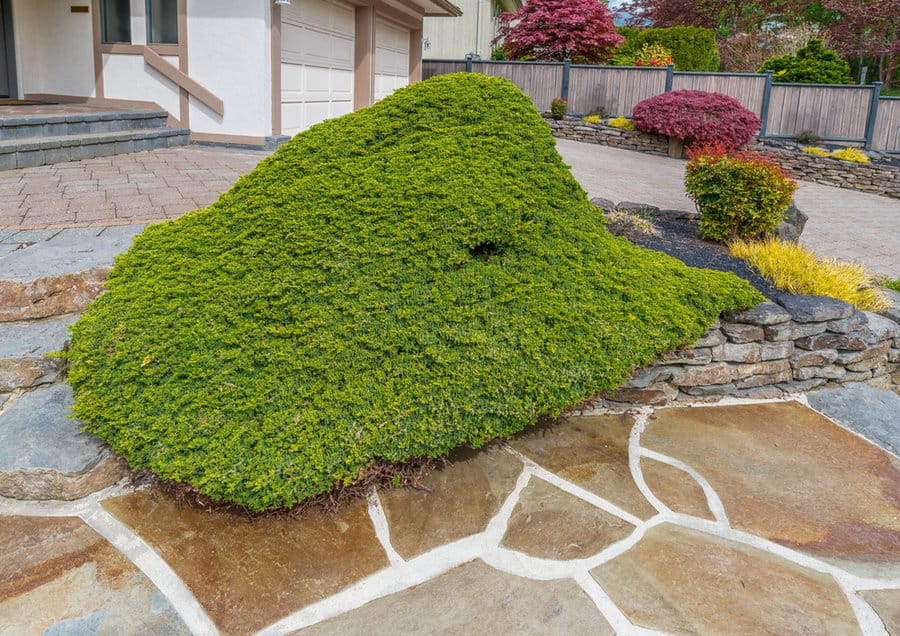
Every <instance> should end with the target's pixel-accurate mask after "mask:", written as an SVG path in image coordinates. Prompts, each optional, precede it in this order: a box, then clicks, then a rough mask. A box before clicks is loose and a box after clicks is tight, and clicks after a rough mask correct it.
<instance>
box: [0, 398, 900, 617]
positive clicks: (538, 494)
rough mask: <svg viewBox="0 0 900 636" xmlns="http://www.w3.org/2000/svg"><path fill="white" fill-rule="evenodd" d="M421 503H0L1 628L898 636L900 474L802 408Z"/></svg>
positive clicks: (468, 483) (633, 430)
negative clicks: (253, 507) (253, 511)
mask: <svg viewBox="0 0 900 636" xmlns="http://www.w3.org/2000/svg"><path fill="white" fill-rule="evenodd" d="M423 486H424V487H423V488H422V489H419V490H413V489H392V490H384V489H377V490H372V491H371V492H370V494H369V498H368V500H367V501H358V502H355V503H351V504H347V505H345V506H343V507H341V508H340V509H339V510H338V511H337V512H335V513H327V512H321V511H312V512H309V513H306V514H304V515H303V516H301V517H300V518H293V519H288V518H267V519H258V520H255V521H248V520H246V519H244V518H241V517H237V516H234V515H230V514H226V513H220V512H210V511H206V510H199V509H195V508H191V507H187V506H185V505H179V504H177V503H175V502H173V501H172V500H171V499H169V498H167V497H165V496H154V495H152V494H150V493H149V492H146V491H142V490H133V489H132V488H130V487H127V486H122V485H119V486H115V487H112V488H108V489H106V490H104V491H102V492H100V493H98V494H96V495H91V496H88V497H85V498H83V499H80V500H77V501H72V502H66V503H64V502H26V501H17V500H13V499H3V498H0V633H2V634H16V635H20V634H42V633H43V634H65V633H71V634H76V633H77V634H83V633H122V634H137V633H142V634H146V633H166V634H180V633H188V632H192V633H194V634H216V633H222V634H251V633H261V634H293V633H296V632H298V631H300V630H302V632H303V633H306V632H309V633H310V634H363V633H365V634H398V633H446V634H461V633H477V632H479V631H482V630H484V629H485V626H486V625H490V626H491V631H493V632H496V633H504V634H506V633H509V634H522V633H540V634H551V633H553V634H570V633H571V634H611V633H620V634H639V633H658V632H664V633H706V634H727V633H740V634H745V633H772V634H811V633H820V634H854V633H856V634H866V635H875V634H886V633H893V634H896V633H898V631H897V630H900V612H898V608H900V514H898V502H900V459H898V458H897V457H896V456H893V455H891V454H890V453H888V452H886V451H885V450H883V449H880V448H879V447H877V446H875V445H874V444H872V443H870V442H868V441H866V440H864V439H862V438H861V437H858V436H857V435H856V434H854V433H852V432H850V431H848V430H846V429H844V428H842V427H840V426H838V425H837V424H835V423H834V422H832V421H831V420H829V419H827V418H826V417H824V416H823V415H821V414H819V413H817V412H816V411H813V410H812V409H810V408H808V407H807V406H805V405H804V404H803V403H801V402H769V403H742V404H735V405H729V406H702V407H690V408H684V407H682V408H666V409H657V410H653V409H651V408H644V409H640V410H634V411H631V412H628V413H623V414H613V413H609V414H602V415H596V416H580V417H570V418H568V419H565V420H564V421H561V422H559V423H556V424H554V425H552V426H544V427H540V428H537V429H534V430H530V431H527V432H525V433H523V434H520V435H519V436H517V437H515V438H513V439H511V440H510V441H509V442H507V443H502V444H500V443H498V444H493V445H490V446H488V447H487V448H486V449H483V450H481V451H466V450H462V451H458V452H457V453H456V454H455V455H454V456H453V457H452V461H451V462H450V463H449V464H447V465H446V466H445V467H443V468H441V469H440V470H438V471H436V472H434V473H432V474H430V475H428V476H426V477H425V479H424V483H423ZM650 630H654V631H650Z"/></svg>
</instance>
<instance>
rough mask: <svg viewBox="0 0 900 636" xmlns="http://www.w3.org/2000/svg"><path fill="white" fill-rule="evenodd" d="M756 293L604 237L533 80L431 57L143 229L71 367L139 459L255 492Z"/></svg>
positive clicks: (642, 357)
mask: <svg viewBox="0 0 900 636" xmlns="http://www.w3.org/2000/svg"><path fill="white" fill-rule="evenodd" d="M760 300H761V297H760V295H759V294H758V292H756V291H755V290H753V289H752V288H750V287H749V285H747V284H746V283H745V282H744V281H741V280H739V279H738V278H736V277H734V276H732V275H730V274H721V273H718V272H710V271H706V270H698V269H691V268H688V267H686V266H684V265H683V264H681V263H680V262H679V261H676V260H674V259H672V258H670V257H668V256H665V255H664V254H660V253H657V252H650V251H645V250H642V249H639V248H637V247H634V246H633V245H631V244H630V243H628V242H627V241H626V240H624V239H618V238H614V237H613V236H611V235H610V234H609V233H608V232H606V230H605V229H604V227H603V221H602V215H601V214H600V212H599V210H597V209H596V208H595V207H594V206H592V205H591V204H590V203H589V202H588V201H587V199H586V196H585V194H584V192H583V191H582V189H581V188H580V187H579V185H578V183H577V182H576V181H575V180H574V179H573V177H572V175H571V174H570V172H569V171H568V169H567V168H566V166H565V165H564V164H563V162H562V160H561V158H560V157H559V155H558V154H557V152H556V149H555V145H554V140H553V138H552V137H551V136H550V131H549V129H548V127H547V125H546V124H545V123H544V122H543V121H542V120H541V117H540V115H539V114H538V113H537V111H535V109H534V107H533V106H532V105H531V102H530V101H529V99H528V98H527V97H526V96H525V95H523V94H522V93H521V92H520V91H519V90H518V89H516V88H515V87H514V86H513V84H511V83H510V82H508V81H506V80H502V79H499V78H491V77H485V76H482V75H479V74H475V73H470V74H455V75H443V76H438V77H435V78H432V79H430V80H428V81H426V82H421V83H418V84H415V85H413V86H410V87H408V88H405V89H401V90H399V91H397V92H396V93H394V94H393V95H392V96H390V97H388V98H385V99H384V100H382V101H380V102H378V103H377V104H375V105H374V106H372V107H371V108H368V109H365V110H362V111H359V112H356V113H353V114H350V115H346V116H344V117H341V118H339V119H333V120H330V121H326V122H324V123H322V124H319V125H317V126H314V127H313V128H311V129H310V130H308V131H306V132H304V133H301V134H299V135H298V136H297V137H295V138H294V139H293V140H292V141H290V142H289V143H288V144H286V145H285V146H284V147H282V148H281V149H280V150H279V151H278V152H276V153H275V154H274V155H273V156H272V157H270V158H268V159H266V160H264V161H262V162H260V164H259V165H258V166H257V168H256V169H254V170H253V171H252V172H251V173H250V174H248V175H245V176H244V177H242V178H241V179H240V180H239V181H238V182H237V183H236V184H235V186H234V187H233V188H232V189H231V190H230V191H229V192H228V193H226V194H225V195H223V196H222V198H221V199H220V200H219V201H218V202H216V203H215V204H213V205H211V206H210V207H208V208H206V209H204V210H199V211H196V212H193V213H190V214H187V215H185V216H184V217H182V218H180V219H178V220H175V221H169V222H166V223H161V224H159V225H153V226H150V227H148V228H147V230H146V232H144V234H143V235H141V236H139V237H137V239H136V240H135V243H134V245H133V247H132V248H131V249H130V250H129V251H128V252H127V253H126V254H124V255H123V256H121V257H120V258H119V259H118V260H117V262H116V266H115V268H114V269H113V271H112V273H111V275H110V278H109V282H108V285H107V292H106V293H105V294H104V295H102V296H101V297H100V298H99V299H98V300H97V301H96V302H95V303H94V304H93V305H91V307H90V308H89V310H88V311H87V312H86V313H85V315H84V316H83V317H82V318H81V320H79V321H78V323H76V325H74V327H73V328H72V342H71V347H70V350H69V352H68V353H67V356H68V359H69V361H70V363H71V370H70V374H69V382H70V383H71V384H72V386H73V387H74V390H75V398H76V401H75V406H74V411H75V413H76V415H77V417H79V418H80V419H81V420H82V421H83V422H84V423H85V428H86V429H87V430H89V431H90V432H92V433H95V434H97V435H99V436H100V437H101V438H103V439H105V440H106V441H108V442H109V444H110V445H111V446H112V447H113V448H114V449H115V450H116V451H118V452H120V453H122V454H123V455H124V456H125V458H126V459H127V460H128V461H129V462H130V464H131V465H132V467H134V468H149V469H150V470H152V471H153V472H155V473H156V474H157V475H159V476H160V477H162V478H164V479H169V480H175V481H180V482H187V483H189V484H192V485H193V486H195V487H196V488H197V489H198V490H199V492H201V493H203V494H205V495H208V496H210V497H212V498H214V499H219V500H228V501H231V502H236V503H238V504H241V505H243V506H246V507H247V508H250V509H252V510H256V511H260V510H265V509H272V508H278V507H285V506H291V505H293V504H296V503H298V502H301V501H303V500H304V499H306V498H308V497H310V496H313V495H316V494H319V493H323V492H327V491H329V490H330V489H332V488H334V487H335V486H341V485H346V484H349V483H352V482H354V481H355V480H357V479H358V478H359V477H360V475H361V474H362V473H363V471H365V470H366V468H367V467H369V466H371V465H372V464H373V463H374V462H376V461H377V460H387V461H395V462H402V461H405V460H409V459H410V458H415V457H422V456H428V457H438V456H442V455H445V454H446V453H448V452H449V451H451V450H452V449H453V448H455V447H458V446H460V445H464V444H469V445H472V446H476V447H477V446H479V445H481V444H483V443H484V442H485V441H486V440H489V439H491V438H497V437H502V436H507V435H510V434H512V433H515V432H517V431H520V430H522V429H523V428H524V427H525V426H528V425H530V424H533V423H535V422H536V420H537V418H538V417H539V416H541V415H549V416H556V415H558V414H559V413H561V412H562V411H563V410H564V409H566V408H567V407H570V406H572V405H574V404H577V403H578V402H579V401H581V400H584V399H585V398H588V397H590V396H593V395H595V394H596V393H597V392H599V391H602V390H604V389H608V388H612V387H615V386H616V385H618V384H620V383H622V382H623V381H625V380H626V379H627V378H628V377H629V374H630V373H631V371H632V370H633V369H634V368H635V367H638V366H641V365H645V364H647V363H648V362H649V361H650V360H652V359H653V358H654V356H656V355H657V354H658V353H660V352H662V351H665V350H669V349H672V348H674V347H676V346H678V345H679V344H683V343H687V342H691V341H693V340H695V339H696V338H698V337H699V336H701V335H702V334H703V333H704V332H705V330H706V329H707V327H708V325H709V324H710V323H711V322H713V321H714V320H715V319H716V318H717V317H718V315H719V314H720V313H721V312H723V311H725V310H730V309H738V308H743V307H747V306H750V305H753V304H755V303H757V302H759V301H760Z"/></svg>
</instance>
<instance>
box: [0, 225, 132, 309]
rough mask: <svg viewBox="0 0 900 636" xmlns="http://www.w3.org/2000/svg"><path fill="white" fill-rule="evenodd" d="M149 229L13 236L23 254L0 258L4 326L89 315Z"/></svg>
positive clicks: (0, 305)
mask: <svg viewBox="0 0 900 636" xmlns="http://www.w3.org/2000/svg"><path fill="white" fill-rule="evenodd" d="M144 227H145V226H144V225H123V226H119V227H108V228H70V229H65V230H55V231H53V234H52V235H50V236H49V238H44V237H43V236H33V237H32V236H29V237H23V236H21V234H24V232H23V233H20V234H19V235H13V237H12V238H11V239H10V240H13V241H16V240H20V239H26V238H27V239H34V240H35V242H33V243H32V242H30V241H28V240H24V242H21V243H20V244H19V249H14V250H13V251H9V252H6V253H3V252H0V322H5V321H14V320H33V319H38V318H46V317H48V316H57V315H61V314H67V313H72V312H78V311H82V310H84V309H85V308H86V307H87V306H88V304H90V302H91V301H92V300H94V299H95V298H96V297H97V296H99V295H100V294H101V293H102V291H103V283H104V282H105V281H106V277H107V275H108V274H109V270H110V268H111V267H112V266H113V263H114V261H115V257H116V256H117V255H118V254H121V253H122V252H124V251H126V250H127V249H128V248H129V247H130V246H131V242H132V239H133V238H134V236H135V235H137V234H140V233H141V232H142V231H143V230H144Z"/></svg>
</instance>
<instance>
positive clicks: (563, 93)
mask: <svg viewBox="0 0 900 636" xmlns="http://www.w3.org/2000/svg"><path fill="white" fill-rule="evenodd" d="M571 64H572V60H570V59H569V58H566V59H564V60H563V69H562V71H563V73H562V87H560V92H559V96H560V97H562V98H563V99H564V100H566V101H568V99H569V71H570V70H571V68H570V65H571Z"/></svg>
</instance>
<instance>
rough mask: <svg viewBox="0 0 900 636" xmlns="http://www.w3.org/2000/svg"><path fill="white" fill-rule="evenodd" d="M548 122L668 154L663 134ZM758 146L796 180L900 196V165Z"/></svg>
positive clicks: (565, 133) (563, 131) (606, 141)
mask: <svg viewBox="0 0 900 636" xmlns="http://www.w3.org/2000/svg"><path fill="white" fill-rule="evenodd" d="M545 121H546V122H547V125H548V126H550V130H551V132H552V134H553V136H554V137H561V138H564V139H572V140H574V141H582V142H585V143H591V144H601V145H604V146H612V147H614V148H623V149H625V150H634V151H637V152H646V153H650V154H655V155H667V154H668V148H669V142H668V138H667V137H662V136H660V135H652V134H648V133H643V132H640V131H637V130H634V131H629V130H620V129H618V128H613V127H611V126H606V125H603V124H588V123H587V122H585V121H583V120H582V119H579V118H577V117H566V118H565V119H561V120H555V119H551V118H549V117H547V116H545ZM754 148H755V149H756V150H759V151H761V152H765V153H768V154H769V155H771V156H772V157H774V158H775V161H776V162H777V163H778V164H779V165H780V166H781V167H782V168H783V169H784V170H786V171H787V172H788V173H790V175H791V176H792V177H794V178H795V179H800V180H803V181H811V182H813V183H821V184H823V185H829V186H835V187H838V188H846V189H849V190H859V191H861V192H870V193H872V194H880V195H884V196H889V197H893V198H897V199H900V168H897V167H896V166H893V165H891V164H889V163H882V162H877V163H868V164H866V163H852V162H849V161H840V160H838V159H831V158H829V157H820V156H817V155H811V154H806V153H803V152H800V151H798V150H796V149H792V148H780V147H776V146H770V145H768V144H764V143H756V144H754Z"/></svg>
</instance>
